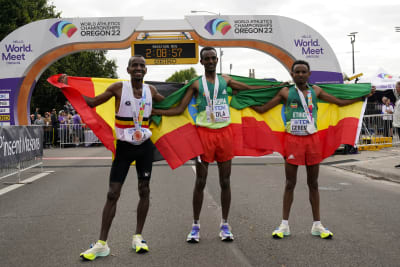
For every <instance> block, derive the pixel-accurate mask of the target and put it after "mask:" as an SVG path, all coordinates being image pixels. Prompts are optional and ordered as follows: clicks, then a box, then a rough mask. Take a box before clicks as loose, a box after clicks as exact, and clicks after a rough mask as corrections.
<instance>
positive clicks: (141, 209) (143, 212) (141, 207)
mask: <svg viewBox="0 0 400 267" xmlns="http://www.w3.org/2000/svg"><path fill="white" fill-rule="evenodd" d="M149 182H150V181H149V180H139V181H138V191H139V197H140V200H139V203H138V206H137V224H136V234H141V233H142V230H143V226H144V223H145V221H146V217H147V212H148V211H149V205H150V186H149Z"/></svg>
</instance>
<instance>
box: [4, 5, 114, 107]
mask: <svg viewBox="0 0 400 267" xmlns="http://www.w3.org/2000/svg"><path fill="white" fill-rule="evenodd" d="M0 6H1V9H0V40H2V39H4V37H6V36H7V35H8V34H10V33H11V32H13V31H14V30H16V29H17V28H19V27H22V26H24V25H25V24H28V23H31V22H33V21H36V20H42V19H49V18H60V15H61V12H57V11H56V10H55V9H56V7H55V6H54V5H53V4H52V3H49V1H48V0H0ZM106 53H107V52H106V51H90V52H89V51H85V52H80V53H76V54H72V55H69V56H66V57H64V58H62V59H60V60H58V61H56V62H54V63H53V64H52V65H51V66H50V67H48V68H47V69H46V70H45V71H44V72H43V73H42V75H41V77H40V79H39V80H38V82H37V84H36V85H35V89H34V91H33V93H32V97H31V111H32V112H33V110H34V109H35V108H36V107H39V108H40V112H41V113H42V115H43V113H44V112H46V111H50V110H51V109H52V108H56V109H57V110H60V109H61V108H62V107H63V105H64V103H65V100H66V99H65V97H64V95H63V94H62V93H61V91H60V90H59V89H58V88H55V87H54V86H52V85H50V84H49V83H48V82H47V81H46V79H47V78H48V77H49V76H51V75H54V74H58V73H67V74H68V75H73V76H81V77H103V78H117V73H116V70H117V66H116V63H115V61H114V60H107V58H106Z"/></svg>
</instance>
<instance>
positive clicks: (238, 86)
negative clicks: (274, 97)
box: [222, 74, 271, 90]
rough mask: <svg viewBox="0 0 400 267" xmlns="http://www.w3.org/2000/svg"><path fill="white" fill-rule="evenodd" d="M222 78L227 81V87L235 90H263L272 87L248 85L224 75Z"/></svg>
mask: <svg viewBox="0 0 400 267" xmlns="http://www.w3.org/2000/svg"><path fill="white" fill-rule="evenodd" d="M222 77H223V78H224V79H225V81H226V83H227V85H228V86H229V87H230V88H232V89H233V90H249V89H261V88H268V87H271V86H267V85H248V84H245V83H242V82H238V81H236V80H234V79H232V77H230V76H228V75H224V74H223V75H222Z"/></svg>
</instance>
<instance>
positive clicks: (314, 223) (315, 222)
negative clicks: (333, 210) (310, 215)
mask: <svg viewBox="0 0 400 267" xmlns="http://www.w3.org/2000/svg"><path fill="white" fill-rule="evenodd" d="M312 224H313V226H318V225H320V224H321V221H313V223H312Z"/></svg>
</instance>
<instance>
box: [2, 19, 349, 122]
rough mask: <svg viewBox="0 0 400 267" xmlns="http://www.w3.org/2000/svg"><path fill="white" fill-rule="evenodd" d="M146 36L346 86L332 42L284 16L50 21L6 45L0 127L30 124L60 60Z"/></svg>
mask: <svg viewBox="0 0 400 267" xmlns="http://www.w3.org/2000/svg"><path fill="white" fill-rule="evenodd" d="M146 32H188V33H190V35H191V37H192V38H193V39H194V40H195V41H197V42H198V44H199V45H201V46H215V47H247V48H252V49H257V50H259V51H262V52H265V53H267V54H269V55H271V56H272V57H274V58H275V59H277V60H278V61H279V62H281V64H282V65H284V67H285V68H286V69H287V70H289V69H290V66H291V64H292V63H293V61H294V60H296V59H304V60H307V61H308V62H309V63H310V65H311V71H312V75H311V77H310V82H311V83H343V78H342V73H341V70H340V66H339V63H338V60H337V58H336V56H335V54H334V52H333V50H332V48H331V47H330V46H329V44H328V43H327V41H326V40H325V39H324V38H323V37H322V36H321V35H320V34H319V33H318V32H316V31H315V30H314V29H312V28H311V27H309V26H307V25H305V24H304V23H302V22H299V21H296V20H293V19H290V18H286V17H282V16H272V15H257V16H249V15H235V16H229V15H227V16H186V17H185V18H184V19H177V20H144V19H143V18H142V17H98V18H61V19H46V20H40V21H36V22H32V23H30V24H27V25H25V26H23V27H20V28H18V29H17V30H15V31H14V32H12V33H11V34H9V35H8V36H7V37H5V38H4V39H3V40H2V41H1V43H0V53H1V62H0V64H1V72H0V125H27V124H29V119H28V117H29V114H28V113H29V109H30V107H29V106H30V98H31V95H32V90H33V88H34V86H35V83H36V81H37V79H38V78H39V77H40V75H41V73H42V72H43V71H44V70H45V69H46V68H47V67H48V66H49V65H51V64H52V63H53V62H54V61H56V60H58V59H59V58H61V57H63V56H66V55H68V54H70V53H73V52H77V51H82V50H93V49H126V48H129V47H130V46H131V43H132V42H134V41H137V37H138V36H139V34H140V33H146ZM238 60H240V58H238Z"/></svg>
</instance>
